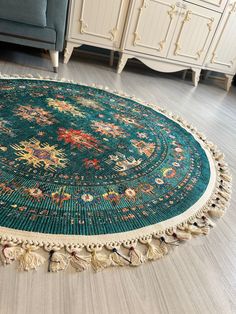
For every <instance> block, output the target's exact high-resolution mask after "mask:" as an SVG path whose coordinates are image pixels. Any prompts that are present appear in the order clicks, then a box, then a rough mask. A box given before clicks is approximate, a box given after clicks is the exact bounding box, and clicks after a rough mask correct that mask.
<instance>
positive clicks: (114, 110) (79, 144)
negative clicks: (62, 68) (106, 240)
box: [0, 79, 210, 235]
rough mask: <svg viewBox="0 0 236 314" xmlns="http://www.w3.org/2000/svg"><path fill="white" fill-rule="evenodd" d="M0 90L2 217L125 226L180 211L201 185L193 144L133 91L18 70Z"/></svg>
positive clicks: (60, 228)
mask: <svg viewBox="0 0 236 314" xmlns="http://www.w3.org/2000/svg"><path fill="white" fill-rule="evenodd" d="M147 92H148V91H147ZM0 94H1V105H0V135H1V138H0V204H1V212H0V225H1V226H3V227H9V228H13V229H18V230H25V231H32V232H43V233H51V234H79V235H96V234H110V233H119V232H124V231H131V230H135V229H138V228H143V227H146V226H149V225H152V224H156V223H159V222H162V221H165V220H167V219H169V218H172V217H175V216H177V215H180V214H182V213H183V212H185V211H186V210H187V209H188V208H190V207H191V206H192V205H193V204H195V203H196V202H197V201H198V200H199V198H200V197H201V196H202V195H203V193H204V192H205V190H206V188H207V186H208V183H209V178H210V166H209V162H208V159H207V156H206V154H205V151H204V150H203V149H202V147H201V145H200V144H199V143H198V142H197V141H196V140H195V139H194V137H193V136H192V135H191V134H190V133H188V131H187V130H185V129H183V128H182V127H181V126H180V125H179V124H177V123H175V122H174V121H173V120H171V119H169V118H167V117H166V116H165V115H163V114H161V113H160V112H156V111H154V110H153V109H151V108H149V107H146V106H143V105H141V104H139V103H138V102H136V101H134V100H132V99H127V98H125V97H121V96H118V95H115V94H111V93H109V92H107V91H104V90H99V89H96V88H93V87H86V86H82V85H74V84H71V83H62V82H52V81H51V82H50V81H40V80H27V79H25V80H24V79H21V80H17V79H13V80H8V79H4V80H0Z"/></svg>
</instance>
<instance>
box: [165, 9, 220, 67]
mask: <svg viewBox="0 0 236 314" xmlns="http://www.w3.org/2000/svg"><path fill="white" fill-rule="evenodd" d="M220 16H221V15H220V13H217V12H214V11H211V10H208V9H205V8H202V7H198V6H196V5H193V4H187V7H186V9H183V10H182V11H181V17H180V19H179V21H178V25H177V27H176V32H175V34H174V37H173V40H172V44H171V47H170V50H169V53H168V58H170V59H174V60H179V61H183V62H187V63H192V64H195V65H202V64H203V61H204V59H205V56H206V53H207V50H208V48H209V46H210V42H211V40H212V37H213V35H214V33H215V30H216V27H217V25H218V22H219V19H220Z"/></svg>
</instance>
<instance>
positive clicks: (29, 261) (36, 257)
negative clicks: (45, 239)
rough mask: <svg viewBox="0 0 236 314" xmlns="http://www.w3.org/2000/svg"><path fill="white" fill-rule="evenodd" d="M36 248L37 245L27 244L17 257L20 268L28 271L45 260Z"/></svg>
mask: <svg viewBox="0 0 236 314" xmlns="http://www.w3.org/2000/svg"><path fill="white" fill-rule="evenodd" d="M36 250H38V248H37V247H34V246H29V247H27V248H26V249H25V250H24V253H22V254H21V255H20V256H19V257H18V261H19V269H20V270H26V271H28V270H31V269H36V268H37V267H39V266H41V265H42V264H43V263H44V262H45V258H44V257H43V256H42V255H40V254H38V253H36V252H35V251H36Z"/></svg>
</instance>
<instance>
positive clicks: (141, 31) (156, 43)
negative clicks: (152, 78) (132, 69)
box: [125, 0, 181, 57]
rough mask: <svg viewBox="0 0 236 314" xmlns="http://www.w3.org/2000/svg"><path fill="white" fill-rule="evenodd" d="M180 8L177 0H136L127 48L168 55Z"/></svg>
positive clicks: (154, 54)
mask: <svg viewBox="0 0 236 314" xmlns="http://www.w3.org/2000/svg"><path fill="white" fill-rule="evenodd" d="M180 10H181V9H180V8H179V7H177V6H176V1H175V0H136V1H135V2H134V6H133V8H132V12H131V17H130V25H129V29H128V35H127V38H126V42H125V48H126V49H127V50H131V51H135V52H141V53H145V54H149V55H152V56H159V57H166V55H167V51H168V48H169V46H170V42H171V38H172V36H173V33H174V30H175V26H176V23H177V21H178V18H179V16H178V13H179V12H180Z"/></svg>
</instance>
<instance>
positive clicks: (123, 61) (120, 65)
mask: <svg viewBox="0 0 236 314" xmlns="http://www.w3.org/2000/svg"><path fill="white" fill-rule="evenodd" d="M128 59H129V56H128V55H126V54H124V53H121V54H120V59H119V63H118V68H117V73H118V74H120V73H121V72H122V70H123V69H124V66H125V65H126V62H127V60H128Z"/></svg>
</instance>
